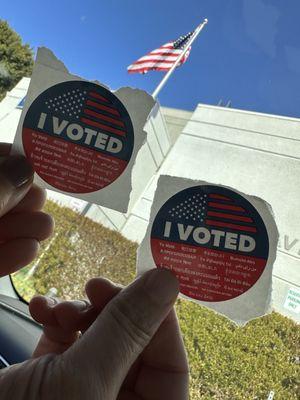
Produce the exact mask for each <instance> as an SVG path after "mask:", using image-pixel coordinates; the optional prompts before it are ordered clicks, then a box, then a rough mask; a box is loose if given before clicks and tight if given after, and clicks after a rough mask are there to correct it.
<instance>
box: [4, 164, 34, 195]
mask: <svg viewBox="0 0 300 400" xmlns="http://www.w3.org/2000/svg"><path fill="white" fill-rule="evenodd" d="M33 173H34V171H33V168H32V166H31V165H30V164H29V162H28V161H27V160H26V158H25V157H24V156H9V157H8V158H7V159H6V160H5V161H3V163H1V164H0V174H1V175H2V176H4V177H5V179H6V180H7V181H9V183H10V184H11V185H12V186H14V187H15V188H16V189H18V188H20V187H21V186H23V185H25V184H26V183H28V182H29V181H31V180H32V177H33Z"/></svg>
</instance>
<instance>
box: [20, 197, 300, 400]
mask: <svg viewBox="0 0 300 400" xmlns="http://www.w3.org/2000/svg"><path fill="white" fill-rule="evenodd" d="M46 211H47V212H49V213H51V214H52V215H54V217H55V220H56V230H55V236H54V237H53V238H52V239H50V240H48V241H46V242H44V243H43V244H42V248H41V253H40V256H39V258H38V260H37V261H35V263H33V264H31V265H29V266H28V267H26V268H24V269H23V270H21V271H20V272H18V273H17V274H14V281H15V284H16V285H17V289H18V290H19V291H20V293H21V294H22V295H23V296H24V297H25V298H27V299H29V298H30V297H32V295H33V294H34V293H40V294H45V293H47V292H49V291H50V290H51V288H56V290H57V296H59V297H62V298H65V299H71V298H80V297H82V296H83V295H84V293H83V288H84V284H85V282H86V281H87V280H88V279H89V278H91V277H94V276H99V275H101V276H104V277H107V278H109V279H111V280H113V281H115V282H117V283H121V284H124V285H126V284H128V283H129V282H130V281H132V279H133V278H134V275H135V254H136V249H137V245H136V243H133V242H131V241H129V240H127V239H125V238H124V237H123V236H122V235H120V234H119V233H117V232H115V231H111V230H109V229H107V228H105V227H103V226H101V225H99V224H97V223H95V222H93V221H91V220H90V219H88V218H85V217H82V216H80V215H79V214H77V213H76V212H74V211H72V210H70V209H68V208H65V207H60V206H59V205H57V204H55V203H53V202H51V201H48V202H47V205H46ZM29 271H31V274H32V273H33V274H32V275H30V274H29ZM176 310H177V314H178V318H179V322H180V326H181V330H182V334H183V338H184V342H185V346H186V349H187V352H188V356H189V361H190V375H191V385H190V394H191V396H190V397H191V399H192V400H211V399H216V400H244V399H253V400H254V399H262V400H265V399H267V397H268V393H269V392H270V391H271V390H274V391H275V398H274V400H296V399H299V398H300V382H299V376H300V363H299V356H300V354H299V353H300V346H299V343H300V327H299V326H298V325H296V324H295V323H294V322H293V321H292V320H290V319H288V318H285V317H283V316H281V315H279V314H277V313H272V314H270V315H268V316H265V317H263V318H259V319H257V320H254V321H251V322H250V323H249V324H247V325H246V326H245V327H243V328H238V327H236V326H235V325H233V324H232V323H231V322H229V321H228V320H227V319H225V318H223V317H221V316H219V315H217V314H216V313H214V312H212V311H210V310H208V309H206V308H204V307H200V306H199V305H197V304H194V303H192V302H188V301H185V300H181V299H180V300H178V301H177V304H176ZM297 357H298V358H297Z"/></svg>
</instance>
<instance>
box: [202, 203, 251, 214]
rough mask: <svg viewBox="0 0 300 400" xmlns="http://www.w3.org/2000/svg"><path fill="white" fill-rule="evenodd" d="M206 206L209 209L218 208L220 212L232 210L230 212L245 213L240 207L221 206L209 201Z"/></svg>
mask: <svg viewBox="0 0 300 400" xmlns="http://www.w3.org/2000/svg"><path fill="white" fill-rule="evenodd" d="M208 205H209V207H214V208H220V209H222V210H232V211H242V212H244V211H245V210H244V209H243V208H242V207H238V206H231V205H230V204H221V203H215V202H211V201H210V202H209V203H208Z"/></svg>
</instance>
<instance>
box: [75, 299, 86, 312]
mask: <svg viewBox="0 0 300 400" xmlns="http://www.w3.org/2000/svg"><path fill="white" fill-rule="evenodd" d="M72 303H73V304H74V305H75V306H77V307H78V308H79V309H80V310H81V311H83V310H86V309H87V308H88V307H89V304H88V303H87V302H86V301H84V300H73V301H72Z"/></svg>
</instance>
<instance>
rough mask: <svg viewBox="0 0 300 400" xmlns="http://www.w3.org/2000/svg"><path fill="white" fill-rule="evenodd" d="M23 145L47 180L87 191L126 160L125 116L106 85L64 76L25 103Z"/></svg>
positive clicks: (129, 143) (128, 127)
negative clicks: (26, 105)
mask: <svg viewBox="0 0 300 400" xmlns="http://www.w3.org/2000/svg"><path fill="white" fill-rule="evenodd" d="M22 140H23V147H24V150H25V153H26V156H27V158H28V159H29V160H30V161H31V163H32V165H33V167H34V170H35V171H36V172H37V174H38V175H39V176H40V177H41V178H42V179H43V180H44V181H46V182H47V183H48V184H50V185H51V186H53V187H55V188H56V189H60V190H62V191H65V192H69V193H90V192H94V191H97V190H100V189H102V188H104V187H106V186H108V185H110V184H111V183H112V182H114V181H115V180H116V179H117V178H118V177H119V176H120V175H121V174H122V173H123V171H124V170H125V168H126V166H127V164H128V162H129V161H130V158H131V155H132V151H133V146H134V134H133V127H132V122H131V119H130V116H129V114H128V112H127V110H126V108H125V107H124V105H123V104H122V103H121V101H120V100H119V99H118V98H117V97H116V96H115V95H114V94H113V93H112V92H110V91H109V90H108V89H106V88H104V87H102V86H99V85H96V84H94V83H91V82H86V81H68V82H63V83H59V84H57V85H54V86H52V87H50V88H49V89H47V90H45V91H44V92H43V93H41V94H40V95H39V96H38V97H37V98H36V99H35V100H34V101H33V103H32V104H31V106H30V107H29V109H28V111H27V113H26V116H25V119H24V123H23V129H22Z"/></svg>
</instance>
